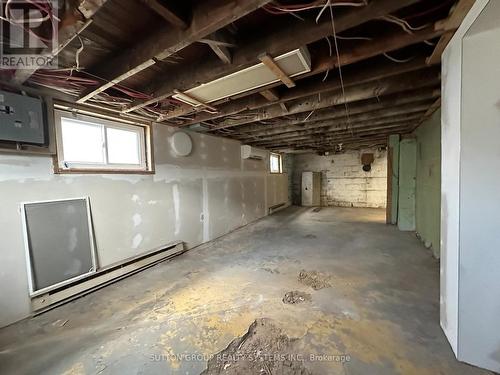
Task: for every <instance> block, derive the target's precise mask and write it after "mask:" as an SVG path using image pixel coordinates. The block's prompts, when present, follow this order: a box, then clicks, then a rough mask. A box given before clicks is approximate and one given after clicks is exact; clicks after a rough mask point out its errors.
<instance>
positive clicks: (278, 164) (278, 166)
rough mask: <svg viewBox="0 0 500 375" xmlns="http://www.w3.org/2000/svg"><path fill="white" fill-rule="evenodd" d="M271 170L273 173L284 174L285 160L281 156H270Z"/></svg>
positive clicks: (272, 154)
mask: <svg viewBox="0 0 500 375" xmlns="http://www.w3.org/2000/svg"><path fill="white" fill-rule="evenodd" d="M269 170H270V172H271V173H283V160H282V158H281V155H280V154H274V153H271V154H270V155H269Z"/></svg>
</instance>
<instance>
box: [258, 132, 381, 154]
mask: <svg viewBox="0 0 500 375" xmlns="http://www.w3.org/2000/svg"><path fill="white" fill-rule="evenodd" d="M386 145H387V137H386V136H380V137H373V138H370V139H367V140H359V139H357V140H350V141H344V142H343V143H342V150H344V151H345V150H358V149H360V148H368V147H375V146H386ZM335 146H336V145H335V144H332V145H314V144H310V145H304V146H301V145H297V146H295V147H293V148H291V147H290V146H289V145H285V146H279V147H268V148H267V149H268V150H272V151H276V152H287V153H293V154H304V153H318V152H321V153H323V152H330V153H332V154H338V153H339V152H337V151H336V150H335ZM341 153H342V152H340V154H341Z"/></svg>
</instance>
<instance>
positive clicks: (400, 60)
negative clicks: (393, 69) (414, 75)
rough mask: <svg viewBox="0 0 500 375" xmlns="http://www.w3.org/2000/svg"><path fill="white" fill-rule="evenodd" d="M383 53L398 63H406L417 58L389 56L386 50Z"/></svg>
mask: <svg viewBox="0 0 500 375" xmlns="http://www.w3.org/2000/svg"><path fill="white" fill-rule="evenodd" d="M383 55H384V56H385V57H387V58H388V59H389V60H391V61H394V62H396V63H406V62H408V61H411V60H413V59H414V58H415V56H412V57H409V58H407V59H397V58H395V57H392V56H389V55H388V54H387V53H385V52H384V53H383Z"/></svg>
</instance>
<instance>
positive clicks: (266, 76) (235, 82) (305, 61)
mask: <svg viewBox="0 0 500 375" xmlns="http://www.w3.org/2000/svg"><path fill="white" fill-rule="evenodd" d="M273 60H274V61H275V62H276V64H278V66H279V67H280V68H281V69H282V70H283V71H284V72H285V73H286V74H287V76H289V77H295V76H298V75H301V74H304V73H307V72H310V71H311V56H310V55H309V51H308V50H307V48H306V47H301V48H299V49H296V50H293V51H290V52H287V53H285V54H283V55H281V56H278V57H275V58H274V59H273ZM278 81H279V79H278V78H277V77H276V75H275V74H274V73H273V72H271V71H270V70H269V68H268V67H266V66H265V65H264V64H263V63H259V64H256V65H253V66H251V67H249V68H246V69H243V70H240V71H237V72H235V73H233V74H230V75H227V76H225V77H222V78H219V79H216V80H214V81H211V82H208V83H204V84H202V85H200V86H197V87H195V88H192V89H191V90H187V91H185V92H184V93H185V94H187V96H190V97H193V98H195V99H196V100H197V101H190V100H189V98H188V97H187V96H184V95H180V94H177V95H174V96H173V98H175V99H177V100H180V101H182V102H184V103H187V104H189V105H191V106H193V107H197V106H199V105H200V102H202V103H205V104H208V103H212V102H215V101H217V100H220V99H224V98H229V97H231V96H234V95H237V94H241V93H243V92H246V91H250V90H253V89H257V88H259V87H263V86H267V85H270V84H272V83H275V82H278Z"/></svg>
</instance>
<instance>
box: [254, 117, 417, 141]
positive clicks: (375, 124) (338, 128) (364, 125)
mask: <svg viewBox="0 0 500 375" xmlns="http://www.w3.org/2000/svg"><path fill="white" fill-rule="evenodd" d="M424 112H425V110H421V111H419V112H414V113H409V114H403V115H398V116H392V117H388V118H382V119H379V120H372V121H361V122H352V123H351V124H350V126H348V125H347V124H346V123H345V122H344V123H342V124H337V125H331V126H324V127H321V128H315V129H307V130H303V131H297V132H293V133H288V134H283V135H280V136H272V137H268V138H265V139H258V140H253V141H245V143H248V144H251V145H256V144H259V145H261V144H264V143H273V142H277V141H285V140H287V141H288V140H299V139H304V137H305V138H307V137H311V136H313V137H314V136H318V135H320V136H324V135H328V134H330V133H337V132H343V131H346V130H356V129H371V128H375V129H378V128H380V127H384V126H387V125H392V124H395V123H397V124H399V123H402V122H410V121H413V122H415V121H418V120H419V119H420V118H421V117H422V115H423V114H424Z"/></svg>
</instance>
